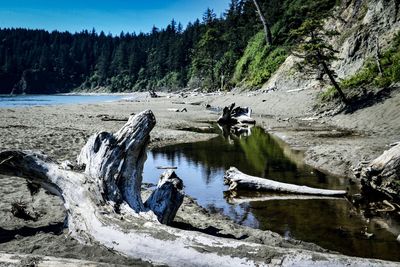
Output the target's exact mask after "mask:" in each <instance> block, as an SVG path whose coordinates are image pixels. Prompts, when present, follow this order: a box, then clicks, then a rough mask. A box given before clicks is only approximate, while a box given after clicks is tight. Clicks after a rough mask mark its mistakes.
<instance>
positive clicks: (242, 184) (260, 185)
mask: <svg viewBox="0 0 400 267" xmlns="http://www.w3.org/2000/svg"><path fill="white" fill-rule="evenodd" d="M224 181H225V184H227V185H229V190H236V189H240V188H242V189H252V190H259V191H272V192H280V193H290V194H299V195H315V196H344V195H346V191H344V190H327V189H319V188H312V187H308V186H303V185H294V184H288V183H281V182H277V181H273V180H269V179H265V178H260V177H255V176H250V175H247V174H244V173H242V172H240V171H239V170H238V169H236V168H235V167H231V168H230V169H229V170H227V171H226V173H225V176H224Z"/></svg>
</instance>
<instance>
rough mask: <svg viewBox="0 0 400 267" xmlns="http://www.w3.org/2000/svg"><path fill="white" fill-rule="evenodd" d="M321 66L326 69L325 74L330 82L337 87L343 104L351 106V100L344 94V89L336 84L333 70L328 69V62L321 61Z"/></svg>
mask: <svg viewBox="0 0 400 267" xmlns="http://www.w3.org/2000/svg"><path fill="white" fill-rule="evenodd" d="M320 62H321V65H322V67H323V68H324V71H325V73H326V74H327V75H328V77H329V80H330V81H331V83H332V85H333V87H335V89H336V91H337V92H338V93H339V95H340V97H341V98H342V101H343V103H345V104H346V105H348V104H349V100H348V99H347V97H346V95H345V94H344V93H343V91H342V89H341V88H340V86H339V84H338V83H337V82H336V80H335V77H333V74H332V72H331V70H330V69H329V68H328V66H327V65H326V62H325V61H323V60H321V61H320Z"/></svg>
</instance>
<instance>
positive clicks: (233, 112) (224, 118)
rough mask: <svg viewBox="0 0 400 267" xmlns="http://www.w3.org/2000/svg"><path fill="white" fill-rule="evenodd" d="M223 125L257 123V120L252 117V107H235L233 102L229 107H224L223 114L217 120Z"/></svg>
mask: <svg viewBox="0 0 400 267" xmlns="http://www.w3.org/2000/svg"><path fill="white" fill-rule="evenodd" d="M217 122H218V123H219V124H223V125H235V124H238V123H247V124H255V123H256V121H255V120H254V119H253V118H251V108H249V107H243V108H242V107H239V106H238V107H235V103H232V104H231V105H230V106H229V107H224V109H223V110H222V115H221V116H220V117H219V118H218V121H217Z"/></svg>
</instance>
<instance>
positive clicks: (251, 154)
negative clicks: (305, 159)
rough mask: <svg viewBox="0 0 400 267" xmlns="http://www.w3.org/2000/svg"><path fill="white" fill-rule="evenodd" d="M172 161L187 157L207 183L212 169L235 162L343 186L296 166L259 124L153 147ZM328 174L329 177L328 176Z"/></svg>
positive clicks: (269, 174)
mask: <svg viewBox="0 0 400 267" xmlns="http://www.w3.org/2000/svg"><path fill="white" fill-rule="evenodd" d="M153 153H154V154H159V153H160V154H163V155H164V156H165V157H166V159H167V160H168V161H170V162H172V163H173V164H175V162H181V161H187V162H188V163H189V164H193V165H195V166H202V167H203V168H204V170H205V173H206V174H207V175H206V180H207V181H206V183H207V184H208V183H209V182H210V181H211V180H212V173H215V172H217V171H225V170H227V169H228V168H229V167H231V166H234V167H236V168H238V169H239V170H241V171H242V172H244V173H246V174H249V175H255V176H259V177H265V178H269V179H273V180H278V181H282V182H287V183H295V184H304V185H308V186H313V187H323V188H324V187H325V188H343V185H341V183H340V182H339V179H335V178H333V179H327V177H326V175H325V174H323V173H321V172H317V171H314V174H311V169H310V168H307V167H305V168H302V167H300V168H299V167H297V165H296V164H295V163H294V162H293V161H292V160H291V159H289V158H288V157H287V156H286V154H285V153H284V149H283V147H282V146H281V145H280V144H279V143H278V142H277V141H276V140H275V138H273V137H272V136H271V135H269V134H267V133H265V131H264V130H263V129H262V128H260V127H254V128H252V132H251V135H250V136H240V137H238V136H236V135H232V134H231V135H227V134H226V132H225V136H224V135H221V136H218V137H216V138H213V139H211V140H209V141H205V142H197V143H190V144H179V145H173V146H168V147H163V148H159V149H155V150H153ZM330 178H331V177H330Z"/></svg>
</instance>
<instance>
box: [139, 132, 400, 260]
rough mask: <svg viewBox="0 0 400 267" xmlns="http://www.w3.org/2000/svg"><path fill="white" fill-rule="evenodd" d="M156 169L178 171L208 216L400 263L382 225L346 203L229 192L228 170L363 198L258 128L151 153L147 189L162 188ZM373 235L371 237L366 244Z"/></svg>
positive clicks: (391, 236) (391, 238)
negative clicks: (151, 185) (216, 214)
mask: <svg viewBox="0 0 400 267" xmlns="http://www.w3.org/2000/svg"><path fill="white" fill-rule="evenodd" d="M157 166H176V167H177V170H176V173H177V174H178V176H179V177H180V178H181V179H182V180H183V182H184V185H185V192H186V194H188V195H190V196H192V197H194V198H195V199H196V200H197V202H198V203H199V204H200V205H201V206H203V207H205V208H206V209H208V210H210V211H211V212H219V213H223V214H224V215H226V216H228V217H230V218H231V219H232V220H234V221H235V222H237V223H239V224H242V225H246V226H250V227H253V228H259V229H262V230H272V231H274V232H277V233H280V234H281V235H283V236H285V237H288V238H289V237H291V238H295V239H299V240H303V241H308V242H313V243H316V244H318V245H320V246H322V247H324V248H327V249H330V250H334V251H338V252H341V253H343V254H347V255H352V256H360V257H371V258H380V259H387V260H397V261H399V260H400V253H399V251H400V244H399V243H398V242H397V241H396V237H397V236H396V235H395V234H393V233H391V232H390V231H389V230H388V229H387V227H386V225H385V223H383V224H382V222H379V221H377V220H369V219H366V218H365V217H364V216H363V215H362V212H361V211H360V210H358V209H356V208H355V207H354V206H353V205H352V204H351V203H350V202H349V201H348V200H347V199H346V198H336V199H298V198H296V199H285V196H284V195H274V194H266V193H258V192H246V191H239V192H237V194H235V195H232V194H231V193H229V192H226V191H227V189H228V188H227V186H225V185H224V182H223V176H224V172H225V171H226V170H227V169H228V168H229V167H231V166H234V167H236V168H238V169H239V170H240V171H242V172H244V173H246V174H249V175H254V176H259V177H264V178H268V179H273V180H276V181H281V182H287V183H293V184H299V185H307V186H312V187H318V188H327V189H347V190H348V191H349V192H350V193H356V192H358V191H359V188H357V186H355V185H351V184H350V183H349V180H348V179H345V178H341V177H335V176H331V175H326V174H324V173H322V172H320V171H318V170H315V169H313V168H311V167H309V166H307V165H305V164H304V163H303V154H302V152H300V151H294V150H291V149H290V148H289V147H288V146H287V145H285V144H284V143H283V142H282V141H280V140H278V139H277V138H275V137H273V136H272V135H269V134H268V133H265V131H264V130H263V129H262V128H260V127H254V128H252V129H251V134H247V135H241V136H236V135H233V134H226V133H225V134H223V132H222V130H221V131H220V135H219V136H218V137H215V138H213V139H211V140H209V141H205V142H197V143H188V144H179V145H172V146H167V147H163V148H158V149H154V150H152V151H149V152H148V158H147V161H146V163H145V167H144V172H143V180H144V182H148V183H154V184H156V183H157V181H158V178H159V176H160V174H161V173H162V170H158V169H157V168H156V167H157ZM266 199H268V200H266ZM371 233H372V234H373V236H371V237H368V235H369V234H371Z"/></svg>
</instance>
